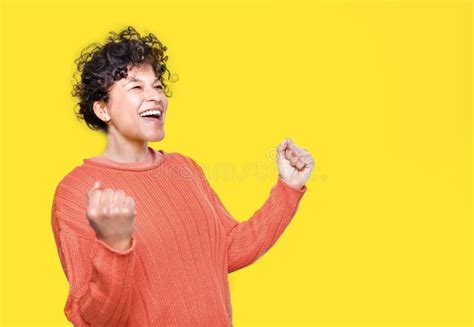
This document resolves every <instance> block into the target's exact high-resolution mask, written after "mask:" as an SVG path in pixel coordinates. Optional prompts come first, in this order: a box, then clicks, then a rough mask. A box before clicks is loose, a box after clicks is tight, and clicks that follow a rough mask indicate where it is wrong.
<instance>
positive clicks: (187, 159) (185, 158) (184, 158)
mask: <svg viewBox="0 0 474 327" xmlns="http://www.w3.org/2000/svg"><path fill="white" fill-rule="evenodd" d="M166 155H167V156H168V158H170V161H172V162H173V163H175V164H180V165H185V166H187V167H189V168H191V169H196V167H199V164H198V163H197V162H196V160H194V159H193V158H192V157H191V156H189V155H187V154H184V153H181V152H166Z"/></svg>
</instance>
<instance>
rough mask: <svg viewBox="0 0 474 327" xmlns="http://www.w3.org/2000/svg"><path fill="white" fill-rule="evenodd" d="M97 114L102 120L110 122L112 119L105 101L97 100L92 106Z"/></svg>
mask: <svg viewBox="0 0 474 327" xmlns="http://www.w3.org/2000/svg"><path fill="white" fill-rule="evenodd" d="M92 108H93V110H94V113H95V115H96V116H97V117H98V118H99V119H100V120H102V121H104V122H108V121H109V120H110V115H109V111H108V109H107V105H106V104H105V102H104V101H95V102H94V104H93V106H92Z"/></svg>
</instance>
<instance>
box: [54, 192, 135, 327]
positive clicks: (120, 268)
mask: <svg viewBox="0 0 474 327" xmlns="http://www.w3.org/2000/svg"><path fill="white" fill-rule="evenodd" d="M72 190H73V189H72V188H70V189H69V190H68V191H69V192H71V191H72ZM68 191H66V192H68ZM66 192H61V191H57V192H56V193H55V197H54V200H53V206H52V214H51V225H52V229H53V235H54V240H55V243H56V246H57V252H58V255H59V258H60V262H61V266H62V268H63V271H64V273H65V275H66V278H67V280H68V282H69V294H68V298H67V301H66V305H65V307H64V313H65V315H66V317H67V318H68V320H69V321H70V322H72V323H73V324H74V326H125V325H126V323H127V319H128V315H129V312H130V308H131V305H132V302H131V295H132V283H133V277H134V276H133V271H134V262H135V256H136V254H135V252H136V251H135V248H136V243H137V241H136V239H135V237H134V236H132V244H131V247H130V248H129V249H127V250H126V251H118V250H115V249H114V248H112V247H110V246H109V245H108V244H107V243H105V242H103V241H102V240H98V239H97V238H96V237H95V232H94V231H93V229H92V227H90V225H89V223H88V221H87V217H85V208H84V211H81V210H79V209H78V203H75V201H74V198H67V197H65V195H70V194H65V193H66Z"/></svg>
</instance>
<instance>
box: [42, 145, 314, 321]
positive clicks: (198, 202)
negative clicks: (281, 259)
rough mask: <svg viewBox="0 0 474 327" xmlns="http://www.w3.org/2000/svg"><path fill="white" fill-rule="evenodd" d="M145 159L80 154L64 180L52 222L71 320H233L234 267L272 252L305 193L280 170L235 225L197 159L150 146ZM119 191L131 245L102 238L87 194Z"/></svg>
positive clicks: (57, 190) (65, 309) (304, 190)
mask: <svg viewBox="0 0 474 327" xmlns="http://www.w3.org/2000/svg"><path fill="white" fill-rule="evenodd" d="M148 154H149V156H148V157H149V159H148V160H144V161H142V162H136V163H119V162H115V161H112V160H110V159H107V158H104V157H94V158H89V159H84V160H83V163H82V164H81V165H80V166H77V167H75V168H74V169H73V170H72V171H71V172H69V173H68V174H67V175H66V176H65V177H64V178H63V179H62V180H61V181H60V182H59V184H58V186H57V188H56V191H55V193H54V200H53V205H52V214H51V224H52V229H53V234H54V240H55V244H56V246H57V250H58V254H59V259H60V262H61V265H62V268H63V270H64V273H65V275H66V278H67V280H68V283H69V294H68V297H67V301H66V304H65V307H64V313H65V315H66V317H67V319H68V320H69V321H71V322H72V323H73V324H74V326H137V327H146V326H194V327H196V326H206V327H210V326H232V307H231V301H230V292H229V284H228V273H231V272H233V271H236V270H238V269H241V268H243V267H245V266H248V265H250V264H252V263H253V262H255V261H256V260H257V259H258V258H260V257H261V256H262V255H263V254H264V253H266V252H267V251H268V250H269V249H270V248H271V247H272V246H273V244H274V243H275V242H276V241H277V239H278V238H279V237H280V235H281V234H282V233H283V231H284V230H285V229H286V227H287V226H288V224H289V223H290V221H291V219H292V217H293V216H294V215H295V213H296V210H297V208H298V204H299V202H300V199H301V198H302V196H303V194H304V193H305V192H306V190H307V188H306V185H305V186H303V187H302V188H301V189H297V188H295V187H293V186H290V185H289V184H287V183H286V182H284V181H283V180H282V179H281V177H280V176H278V178H277V180H276V183H275V185H274V186H273V187H272V189H271V191H270V194H269V197H268V198H267V200H266V201H265V203H264V204H263V206H262V207H261V208H260V209H258V210H257V211H255V212H254V214H253V215H252V217H250V218H249V219H247V220H245V221H242V222H239V221H237V220H236V219H234V218H233V217H232V215H231V214H230V213H229V212H228V211H227V210H226V209H225V207H224V205H223V204H222V202H221V201H220V199H219V197H218V196H217V194H216V193H215V191H214V190H213V189H212V187H211V186H210V184H209V182H208V180H207V179H206V176H205V174H204V171H203V169H202V168H201V166H199V165H198V164H197V163H196V161H195V160H193V159H192V158H191V157H189V156H186V155H184V154H180V153H178V152H165V151H164V150H154V149H152V148H151V147H148ZM97 180H98V181H101V182H102V186H101V189H102V190H104V189H105V188H112V189H122V190H124V191H125V193H126V194H127V195H130V196H132V197H133V198H134V199H135V203H136V211H137V216H136V225H135V229H134V232H133V235H132V242H131V247H130V248H129V249H128V250H125V251H118V250H116V249H114V248H112V247H110V246H109V245H108V244H106V243H105V242H103V241H102V240H98V239H97V238H96V234H95V231H94V230H93V229H92V227H91V226H90V224H89V221H88V219H87V216H86V208H87V192H88V191H89V190H90V189H91V188H92V186H93V184H94V182H95V181H97Z"/></svg>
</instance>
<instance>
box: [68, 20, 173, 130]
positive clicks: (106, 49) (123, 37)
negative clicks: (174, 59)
mask: <svg viewBox="0 0 474 327" xmlns="http://www.w3.org/2000/svg"><path fill="white" fill-rule="evenodd" d="M109 34H110V35H109V36H108V38H107V39H106V41H107V42H106V43H105V44H103V45H101V44H98V43H92V44H91V45H89V46H87V47H86V48H84V49H83V50H82V51H81V55H80V56H79V58H78V59H76V60H75V61H74V63H75V64H76V65H77V70H78V72H81V79H80V81H78V80H77V78H76V77H74V78H75V81H76V84H74V86H73V91H72V95H73V96H74V97H78V98H79V102H78V103H77V105H76V106H79V111H78V112H75V114H76V117H77V118H78V119H79V120H84V121H85V122H86V124H87V126H88V127H89V128H91V129H92V130H99V131H102V132H104V133H107V132H108V126H107V123H105V122H104V121H102V120H100V119H99V118H98V117H97V116H96V114H95V113H94V110H93V105H94V102H95V101H104V102H105V103H107V101H108V100H109V89H110V87H111V86H112V85H113V84H114V83H115V81H118V80H120V79H122V78H125V77H127V74H128V68H127V67H128V66H129V65H130V66H131V67H134V66H138V65H141V64H150V65H151V67H152V68H153V70H154V72H155V74H156V76H157V77H158V79H159V80H160V82H161V83H162V84H163V87H164V93H165V95H166V96H168V97H171V93H170V90H169V87H168V85H166V84H165V83H164V75H165V73H168V77H167V79H168V80H169V81H171V82H175V81H176V80H174V81H173V80H171V79H170V77H171V74H170V71H169V70H168V68H167V67H166V61H167V60H168V56H165V51H166V50H167V47H166V46H164V45H163V44H162V43H161V41H160V40H158V38H157V37H156V36H155V35H154V34H152V33H149V34H148V35H146V36H143V37H142V36H140V34H139V33H138V32H137V31H136V30H135V28H133V27H132V26H128V27H127V28H126V29H124V30H122V31H121V32H119V33H115V32H110V33H109ZM131 67H130V68H131Z"/></svg>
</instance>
